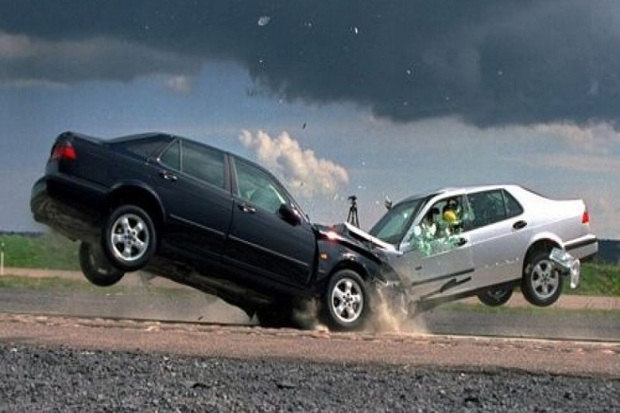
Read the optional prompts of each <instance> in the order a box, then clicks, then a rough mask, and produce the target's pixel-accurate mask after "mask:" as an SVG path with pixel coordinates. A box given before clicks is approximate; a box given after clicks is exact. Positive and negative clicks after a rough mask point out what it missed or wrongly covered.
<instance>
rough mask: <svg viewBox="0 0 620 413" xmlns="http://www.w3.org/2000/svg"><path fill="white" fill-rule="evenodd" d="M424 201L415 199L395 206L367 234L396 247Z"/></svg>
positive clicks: (424, 199) (423, 199)
mask: <svg viewBox="0 0 620 413" xmlns="http://www.w3.org/2000/svg"><path fill="white" fill-rule="evenodd" d="M426 199H427V198H416V199H411V200H407V201H404V202H401V203H399V204H398V205H395V206H394V207H393V208H391V209H390V210H389V211H388V212H387V213H386V214H385V215H384V216H383V217H382V218H381V219H380V220H379V221H378V222H377V223H376V224H375V225H374V226H373V227H372V229H371V230H370V232H369V234H370V235H372V236H374V237H377V238H379V239H380V240H382V241H385V242H387V243H390V244H393V245H398V243H400V241H401V240H402V239H403V237H404V236H405V233H406V232H407V230H408V229H409V227H411V223H412V222H413V217H415V215H416V213H417V212H418V210H419V209H420V208H421V206H422V205H424V203H425V201H426Z"/></svg>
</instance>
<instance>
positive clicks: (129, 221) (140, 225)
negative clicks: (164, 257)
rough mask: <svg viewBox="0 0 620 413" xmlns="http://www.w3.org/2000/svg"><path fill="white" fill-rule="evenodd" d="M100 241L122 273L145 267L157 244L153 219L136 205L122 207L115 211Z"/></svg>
mask: <svg viewBox="0 0 620 413" xmlns="http://www.w3.org/2000/svg"><path fill="white" fill-rule="evenodd" d="M101 241H102V242H101V244H102V247H103V250H104V251H105V253H106V255H107V257H108V259H109V260H110V262H111V263H112V264H113V265H114V266H115V267H117V268H119V269H121V270H123V271H137V270H139V269H140V268H142V267H144V266H145V265H146V264H147V263H148V261H149V260H150V259H151V257H152V256H153V254H154V253H155V247H156V245H157V238H156V234H155V226H154V225H153V220H152V219H151V217H150V216H149V214H148V213H147V212H146V211H144V210H143V209H142V208H140V207H138V206H135V205H122V206H119V207H117V208H116V209H114V210H113V211H112V213H111V214H110V215H109V216H108V218H107V220H106V223H105V225H104V227H103V231H102V240H101Z"/></svg>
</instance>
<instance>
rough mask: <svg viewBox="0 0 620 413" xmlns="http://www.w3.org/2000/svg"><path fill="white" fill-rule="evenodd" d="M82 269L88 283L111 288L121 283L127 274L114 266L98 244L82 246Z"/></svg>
mask: <svg viewBox="0 0 620 413" xmlns="http://www.w3.org/2000/svg"><path fill="white" fill-rule="evenodd" d="M79 259H80V268H81V270H82V273H83V274H84V276H85V277H86V279H87V280H88V281H90V282H91V283H93V284H95V285H97V286H99V287H109V286H111V285H114V284H116V283H117V282H119V281H120V280H121V279H122V278H123V276H124V275H125V273H124V272H123V271H121V270H119V269H118V268H116V267H115V266H113V265H112V264H111V263H110V261H109V260H108V258H107V257H106V256H105V254H104V253H103V251H102V250H101V247H100V246H99V245H97V244H89V243H87V242H82V243H81V244H80V252H79Z"/></svg>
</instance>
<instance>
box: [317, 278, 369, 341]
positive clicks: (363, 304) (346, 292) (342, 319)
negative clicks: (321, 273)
mask: <svg viewBox="0 0 620 413" xmlns="http://www.w3.org/2000/svg"><path fill="white" fill-rule="evenodd" d="M323 304H324V307H325V308H324V316H325V318H326V321H327V323H328V324H329V326H330V327H331V328H333V329H335V330H356V329H358V328H360V327H361V326H362V325H363V323H364V321H365V318H366V315H367V314H368V311H369V296H368V290H367V287H366V283H365V282H364V280H363V279H362V278H361V277H360V276H359V275H358V274H357V273H356V272H355V271H352V270H341V271H338V272H337V273H336V274H334V275H333V277H332V278H331V280H330V282H329V284H328V287H327V291H326V292H325V296H324V302H323Z"/></svg>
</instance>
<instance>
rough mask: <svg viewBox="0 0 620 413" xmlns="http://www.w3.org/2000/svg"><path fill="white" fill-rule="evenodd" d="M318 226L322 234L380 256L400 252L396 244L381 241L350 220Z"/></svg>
mask: <svg viewBox="0 0 620 413" xmlns="http://www.w3.org/2000/svg"><path fill="white" fill-rule="evenodd" d="M316 228H317V230H318V232H319V234H320V235H321V236H323V237H325V238H327V239H330V240H334V241H337V242H340V243H341V244H343V245H347V246H349V247H352V248H355V249H364V250H366V251H368V252H370V253H373V254H375V255H379V256H380V255H383V254H395V255H399V254H400V252H399V251H398V250H397V249H396V247H395V246H394V245H392V244H388V243H387V242H384V241H381V240H380V239H379V238H376V237H373V236H372V235H370V234H369V233H367V232H365V231H363V230H361V229H359V228H357V227H355V226H353V225H351V224H349V223H348V222H343V223H340V224H336V225H332V226H325V225H316Z"/></svg>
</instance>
